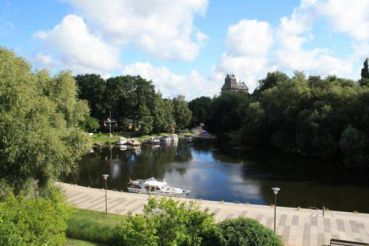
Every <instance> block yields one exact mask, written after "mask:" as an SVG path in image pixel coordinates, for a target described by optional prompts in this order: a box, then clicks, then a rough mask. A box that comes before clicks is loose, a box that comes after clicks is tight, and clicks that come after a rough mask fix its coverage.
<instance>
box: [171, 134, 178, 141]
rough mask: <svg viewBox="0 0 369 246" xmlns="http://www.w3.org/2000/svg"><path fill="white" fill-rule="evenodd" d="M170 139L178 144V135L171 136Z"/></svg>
mask: <svg viewBox="0 0 369 246" xmlns="http://www.w3.org/2000/svg"><path fill="white" fill-rule="evenodd" d="M170 139H171V140H172V142H178V136H177V134H172V135H170Z"/></svg>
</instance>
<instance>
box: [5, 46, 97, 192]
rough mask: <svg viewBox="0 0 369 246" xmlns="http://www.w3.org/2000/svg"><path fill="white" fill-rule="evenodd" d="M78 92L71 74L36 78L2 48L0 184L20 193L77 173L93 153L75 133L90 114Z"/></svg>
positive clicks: (82, 136)
mask: <svg viewBox="0 0 369 246" xmlns="http://www.w3.org/2000/svg"><path fill="white" fill-rule="evenodd" d="M41 77H42V79H41ZM75 88H76V87H75V85H74V80H73V77H71V75H70V74H69V73H61V74H59V75H57V76H56V77H55V78H51V77H48V76H47V74H46V73H45V72H43V74H42V76H41V75H40V74H35V73H33V72H32V70H31V67H30V66H29V64H28V63H27V62H26V61H24V60H23V59H22V58H20V57H17V56H16V55H15V54H14V53H13V52H11V51H8V50H6V49H0V115H1V117H0V179H1V178H4V179H5V180H6V181H7V182H8V183H9V184H11V185H12V186H14V187H16V188H17V189H20V188H21V186H22V185H23V184H24V183H25V182H27V180H28V179H36V180H38V181H39V182H40V185H45V184H46V181H47V180H49V179H50V178H56V177H58V176H59V175H60V174H62V173H64V174H67V173H70V172H71V171H72V170H73V169H74V168H75V162H76V160H78V159H79V158H80V157H81V156H82V155H83V154H84V153H86V151H87V150H88V149H89V148H90V144H89V137H88V136H87V135H86V134H85V133H84V132H83V131H81V130H79V129H78V128H77V125H78V124H79V122H81V121H83V120H84V117H85V116H86V114H87V113H88V110H87V108H86V107H85V106H86V104H85V103H84V102H80V101H78V100H77V99H76V91H75Z"/></svg>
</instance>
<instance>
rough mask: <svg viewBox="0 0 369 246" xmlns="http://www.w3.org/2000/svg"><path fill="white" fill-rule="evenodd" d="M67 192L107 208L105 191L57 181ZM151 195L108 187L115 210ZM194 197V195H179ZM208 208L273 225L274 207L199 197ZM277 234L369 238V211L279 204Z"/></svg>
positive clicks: (318, 240) (310, 239) (287, 238)
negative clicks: (306, 207)
mask: <svg viewBox="0 0 369 246" xmlns="http://www.w3.org/2000/svg"><path fill="white" fill-rule="evenodd" d="M57 185H58V186H59V187H61V189H62V190H63V191H64V192H65V195H66V198H67V201H68V202H69V203H71V204H73V205H74V206H76V207H78V208H82V209H89V210H95V211H101V212H105V192H104V190H103V189H95V188H88V187H82V186H78V185H71V184H65V183H59V182H58V183H57ZM148 198H149V196H148V195H144V194H133V193H127V192H119V191H110V190H109V191H108V212H109V213H114V214H122V215H123V214H127V213H128V212H131V213H133V214H135V213H141V212H142V211H143V207H144V205H145V203H146V201H147V199H148ZM176 199H179V200H184V201H190V200H194V199H187V198H176ZM196 201H197V202H198V203H199V204H200V206H201V207H202V208H204V209H206V208H207V209H209V211H210V212H212V213H214V215H215V218H216V220H217V221H222V220H224V219H229V218H237V217H247V218H253V219H256V220H258V221H259V222H260V223H261V224H263V225H265V226H267V227H269V228H271V229H272V228H273V223H274V222H273V221H274V207H273V206H265V205H251V204H242V203H229V202H217V201H206V200H196ZM277 234H278V235H279V236H281V238H282V240H283V242H284V243H285V245H287V246H308V245H311V246H316V245H318V246H322V245H329V242H330V239H331V238H335V239H341V240H349V241H358V242H369V214H363V213H350V212H338V211H325V213H324V216H323V213H322V210H312V209H299V208H287V207H278V208H277Z"/></svg>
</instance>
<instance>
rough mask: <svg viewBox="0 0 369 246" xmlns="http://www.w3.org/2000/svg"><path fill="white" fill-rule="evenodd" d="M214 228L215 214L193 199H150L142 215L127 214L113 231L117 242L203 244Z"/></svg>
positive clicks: (124, 243) (122, 243) (131, 243)
mask: <svg viewBox="0 0 369 246" xmlns="http://www.w3.org/2000/svg"><path fill="white" fill-rule="evenodd" d="M215 230H216V225H215V222H214V216H213V215H212V214H210V213H208V212H207V211H202V210H200V208H199V206H198V205H197V204H196V203H194V202H189V203H186V202H180V201H176V200H173V199H169V198H161V199H149V201H148V204H147V205H145V208H144V215H143V216H132V215H129V217H128V220H127V221H125V222H123V223H122V224H120V225H119V226H118V227H117V229H116V233H115V243H116V245H136V244H133V243H134V242H135V241H136V242H137V243H139V244H137V245H203V244H204V243H205V241H204V240H205V239H207V238H208V237H209V235H211V234H213V232H214V231H215Z"/></svg>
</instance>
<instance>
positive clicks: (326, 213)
mask: <svg viewBox="0 0 369 246" xmlns="http://www.w3.org/2000/svg"><path fill="white" fill-rule="evenodd" d="M56 184H57V186H58V187H62V188H63V187H66V186H72V187H79V188H81V189H89V190H94V191H105V190H104V188H93V187H88V186H82V185H77V184H70V183H65V182H60V181H57V182H56ZM107 191H108V192H111V193H117V194H122V195H125V196H142V198H143V199H146V200H147V199H149V198H150V197H154V198H160V197H170V198H173V199H177V200H181V201H187V202H189V201H195V202H198V203H202V202H205V203H216V204H222V205H227V206H232V205H234V206H247V207H256V208H257V207H260V208H263V209H266V208H274V204H270V205H266V204H254V203H249V202H244V203H242V202H237V201H233V202H230V201H222V200H220V201H219V200H206V199H201V198H190V197H181V196H163V195H155V194H151V195H150V194H143V193H131V192H125V191H117V190H109V189H108V190H107ZM277 208H278V209H283V210H294V211H301V212H307V213H317V212H319V213H321V214H322V213H323V209H312V208H303V207H285V206H279V205H277ZM324 213H325V215H328V214H331V215H334V214H342V215H346V216H349V215H362V216H365V217H368V219H369V213H363V212H359V211H357V212H356V211H355V212H348V211H340V210H331V209H325V210H324Z"/></svg>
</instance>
